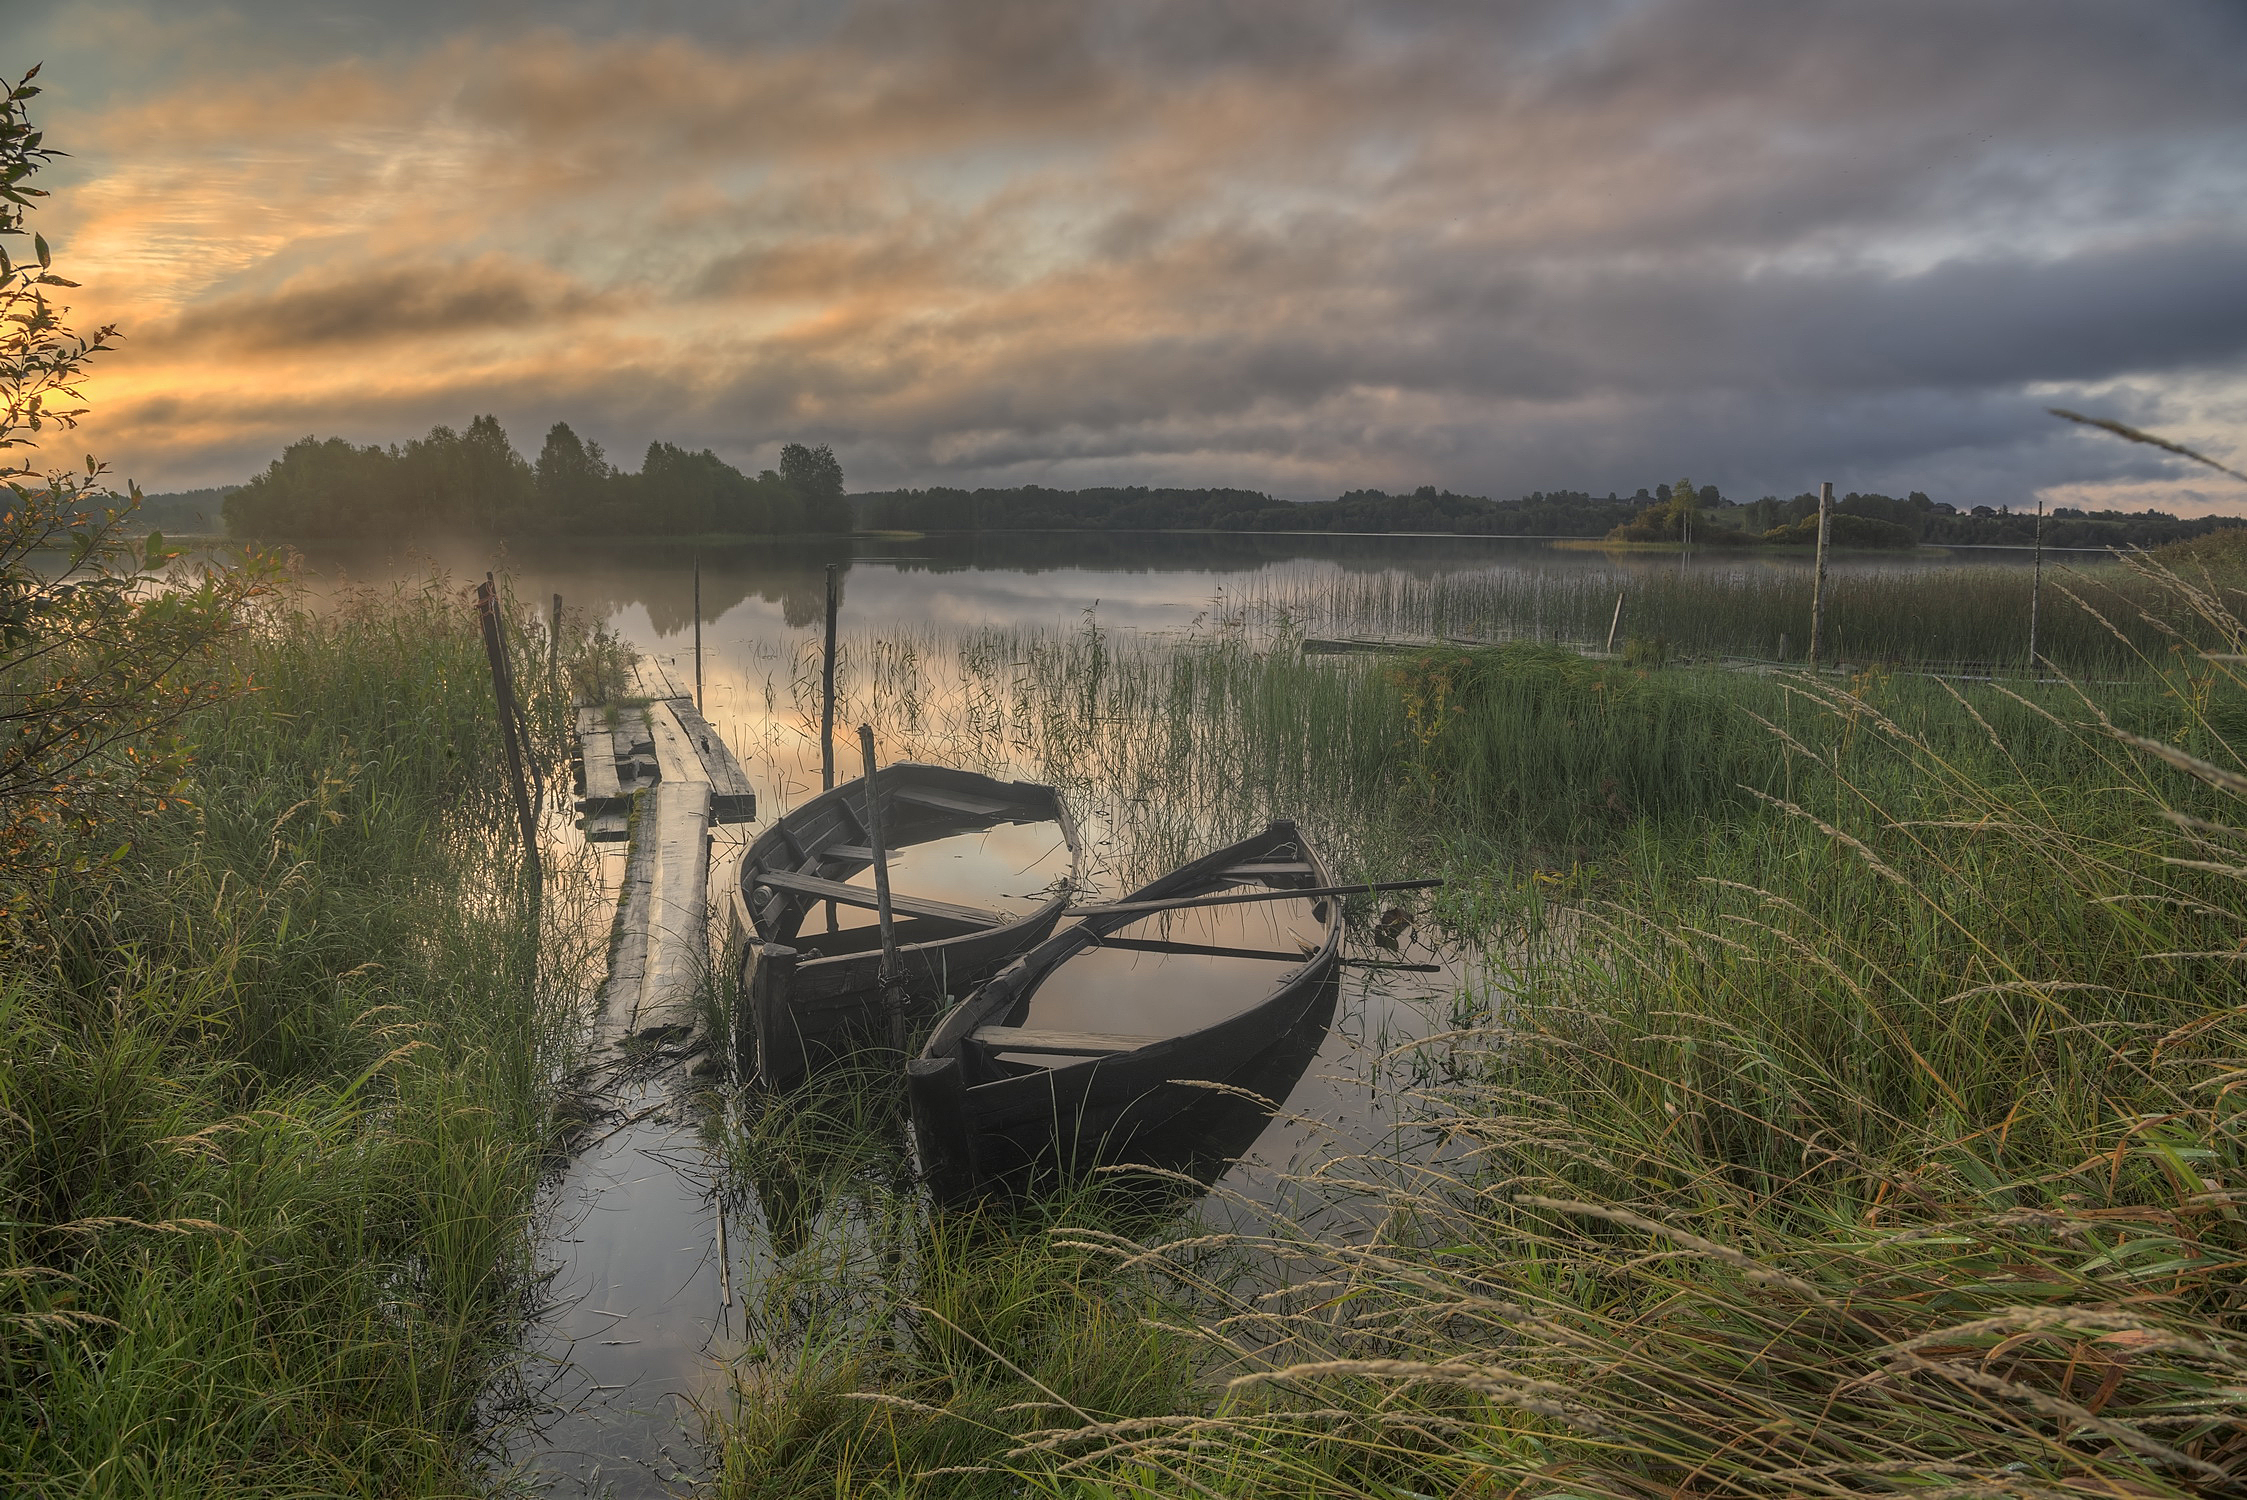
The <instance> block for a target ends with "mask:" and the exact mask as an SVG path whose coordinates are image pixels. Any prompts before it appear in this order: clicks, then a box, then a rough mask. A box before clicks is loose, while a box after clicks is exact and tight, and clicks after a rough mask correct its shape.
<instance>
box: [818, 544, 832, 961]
mask: <svg viewBox="0 0 2247 1500" xmlns="http://www.w3.org/2000/svg"><path fill="white" fill-rule="evenodd" d="M821 662H822V665H821V667H820V673H819V789H820V790H821V791H823V792H831V791H833V790H834V789H835V565H834V564H833V563H829V564H828V565H827V654H826V655H825V656H824V657H823V658H822V659H821ZM830 925H832V924H830Z"/></svg>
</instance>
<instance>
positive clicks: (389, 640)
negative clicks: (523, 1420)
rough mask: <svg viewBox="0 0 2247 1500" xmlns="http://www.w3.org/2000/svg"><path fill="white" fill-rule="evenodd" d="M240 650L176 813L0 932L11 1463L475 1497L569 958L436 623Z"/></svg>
mask: <svg viewBox="0 0 2247 1500" xmlns="http://www.w3.org/2000/svg"><path fill="white" fill-rule="evenodd" d="M239 650H240V653H241V655H240V658H239V661H238V663H237V665H238V666H239V667H240V668H241V670H242V672H243V674H244V675H245V677H246V678H247V680H248V683H249V684H250V688H251V690H250V691H248V692H247V693H245V694H244V695H242V696H240V697H239V698H237V699H236V700H234V701H232V702H230V703H228V704H226V705H223V706H221V707H219V708H215V709H212V710H209V711H206V712H205V713H203V714H202V715H201V716H200V717H199V718H198V719H196V720H195V721H193V723H192V725H191V727H190V731H189V732H190V736H191V738H192V741H193V748H194V763H193V771H192V774H191V779H190V782H189V784H188V785H187V786H186V787H184V788H183V789H182V790H183V793H184V798H185V801H184V804H183V805H180V806H176V807H174V808H172V809H171V810H169V811H166V812H163V813H160V814H157V815H155V816H151V817H149V818H147V819H145V820H142V821H139V822H136V823H134V824H133V825H132V826H130V827H121V828H112V829H106V830H103V836H102V838H101V839H100V840H99V841H98V842H94V843H88V844H86V845H84V846H82V847H75V848H66V849H61V850H58V862H57V866H56V870H55V873H54V875H53V877H52V878H51V879H50V880H49V881H47V882H46V883H45V884H44V885H42V886H41V887H40V888H37V889H33V890H24V891H18V892H14V893H11V897H10V900H9V902H8V913H7V934H6V935H7V940H8V942H9V945H10V950H11V958H10V963H9V965H8V969H7V972H6V975H5V977H4V979H0V1194H4V1199H0V1202H4V1205H5V1206H4V1207H0V1246H4V1249H0V1266H4V1267H5V1269H4V1270H0V1385H4V1388H5V1392H6V1399H5V1402H4V1403H0V1466H4V1470H5V1473H6V1474H7V1476H8V1480H9V1485H10V1487H11V1488H12V1489H14V1490H17V1491H18V1492H29V1493H41V1494H76V1493H88V1494H94V1493H99V1494H112V1493H133V1494H178V1495H183V1496H184V1495H213V1494H242V1495H252V1494H372V1493H382V1494H462V1493H468V1492H470V1491H471V1490H473V1489H475V1488H476V1487H477V1485H478V1483H479V1482H480V1481H479V1480H478V1478H477V1475H478V1468H479V1455H480V1452H481V1450H482V1446H483V1443H484V1436H483V1420H482V1417H481V1416H480V1413H482V1412H484V1411H485V1410H486V1409H487V1408H488V1407H489V1405H490V1402H491V1400H492V1398H493V1394H494V1391H495V1389H496V1388H498V1387H499V1386H501V1385H503V1384H504V1380H505V1377H506V1374H507V1371H508V1368H509V1363H510V1360H511V1358H512V1356H511V1353H510V1349H511V1343H510V1339H511V1330H512V1329H513V1328H514V1327H515V1326H516V1325H517V1324H518V1323H519V1321H520V1319H521V1317H522V1316H523V1315H524V1313H525V1311H526V1309H527V1306H528V1299H529V1295H530V1292H531V1282H530V1276H531V1273H532V1271H533V1267H532V1265H531V1261H530V1256H529V1239H528V1235H527V1228H528V1223H529V1215H530V1211H531V1208H532V1197H533V1193H534V1191H535V1187H536V1184H537V1181H538V1178H539V1175H540V1172H541V1170H542V1167H543V1163H544V1160H545V1152H546V1149H547V1140H548V1130H547V1123H546V1119H547V1103H548V1099H549V1095H550V1093H551V1091H552V1087H553V1084H554V1081H555V1079H556V1078H557V1076H558V1074H559V1072H560V1069H561V1066H562V1063H563V1061H564V1059H565V1055H566V1052H567V1049H568V1047H569V1046H570V1045H571V1042H570V1035H571V1033H570V1029H569V1027H568V1025H567V1024H566V1023H567V1022H568V1021H569V1019H570V1018H571V1015H572V1013H573V1012H572V1009H571V1007H572V1006H573V1005H574V1002H575V998H576V995H577V992H578V987H579V984H580V981H581V978H582V966H583V962H584V958H585V954H584V952H583V947H582V944H580V943H578V942H577V940H576V938H575V935H574V929H573V928H571V927H570V926H569V925H568V924H566V923H555V922H549V923H547V924H544V925H543V926H542V925H541V924H539V923H538V922H536V921H533V920H526V917H527V915H528V914H527V913H526V911H525V908H524V907H523V905H522V903H521V901H520V899H519V896H518V894H517V892H518V890H519V886H518V884H517V878H516V875H517V871H518V870H519V867H520V865H519V862H520V852H519V850H517V849H516V848H514V847H513V844H512V841H511V836H510V827H511V825H510V822H509V814H508V808H507V805H506V803H505V802H504V800H503V792H502V786H503V783H502V781H501V779H500V776H501V769H500V768H501V761H500V758H499V754H498V737H497V732H496V728H495V725H494V721H493V715H492V709H491V688H490V680H489V676H488V673H487V669H486V666H485V663H484V660H483V654H482V647H481V643H480V641H479V638H478V636H477V634H476V632H475V628H474V624H473V616H472V615H471V613H470V612H469V610H468V609H467V607H466V606H465V603H464V601H463V600H462V599H461V598H460V597H458V596H456V595H454V594H453V593H452V592H451V591H449V590H446V589H443V588H441V587H438V586H436V585H432V586H430V587H429V588H427V589H424V590H422V591H419V592H414V593H407V594H403V595H399V596H394V597H389V598H382V599H373V598H369V599H362V600H359V601H356V602H353V603H349V604H345V605H342V606H339V607H337V608H334V609H330V610H324V611H322V612H319V613H313V612H310V611H308V610H304V609H300V608H295V607H293V606H283V607H280V608H277V609H276V610H275V611H274V612H273V613H271V614H269V615H267V616H266V617H264V618H262V619H261V620H260V621H258V622H257V626H256V628H255V629H254V630H253V631H252V632H250V634H249V635H248V636H247V637H246V638H245V639H244V640H243V641H242V643H241V644H240V646H239ZM518 671H519V675H520V676H521V677H522V678H523V680H524V681H525V683H526V684H528V685H530V686H531V687H532V688H533V689H534V691H535V692H536V693H537V694H539V695H540V697H539V699H538V701H537V702H536V703H535V704H534V709H535V712H536V718H537V720H538V724H539V735H540V737H541V738H542V740H543V742H544V745H545V748H546V751H547V752H548V754H549V756H550V755H551V751H552V748H553V745H554V739H553V733H554V729H555V727H556V726H555V718H556V715H555V704H554V703H553V702H552V701H550V700H549V699H548V698H547V697H546V696H545V694H546V689H545V688H544V686H543V685H542V683H541V679H542V677H543V672H542V671H541V670H539V669H538V668H537V667H534V664H533V663H532V662H531V661H530V660H529V657H528V653H527V652H526V655H525V659H524V661H523V662H522V664H521V666H520V667H519V669H518ZM568 884H569V882H568V881H567V880H564V881H561V882H559V885H560V886H561V887H562V889H563V891H564V892H566V890H567V888H568Z"/></svg>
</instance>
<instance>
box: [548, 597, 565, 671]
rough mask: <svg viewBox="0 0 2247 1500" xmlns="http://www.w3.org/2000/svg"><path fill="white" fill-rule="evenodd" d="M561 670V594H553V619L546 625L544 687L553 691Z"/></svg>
mask: <svg viewBox="0 0 2247 1500" xmlns="http://www.w3.org/2000/svg"><path fill="white" fill-rule="evenodd" d="M561 670H562V596H561V595H560V594H556V595H555V596H554V619H553V622H552V623H551V624H549V625H548V626H547V627H546V688H547V691H548V692H552V691H554V689H555V687H556V685H557V684H558V683H559V682H560V681H561Z"/></svg>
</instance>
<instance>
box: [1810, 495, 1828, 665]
mask: <svg viewBox="0 0 2247 1500" xmlns="http://www.w3.org/2000/svg"><path fill="white" fill-rule="evenodd" d="M1832 525H1833V484H1832V482H1831V481H1830V480H1829V481H1827V482H1826V483H1824V484H1821V485H1819V486H1818V567H1817V571H1816V572H1815V573H1813V574H1812V575H1811V577H1810V670H1811V671H1813V672H1815V671H1817V670H1818V651H1819V648H1820V647H1821V646H1822V645H1824V643H1825V636H1826V537H1827V534H1828V533H1829V532H1830V531H1831V529H1832Z"/></svg>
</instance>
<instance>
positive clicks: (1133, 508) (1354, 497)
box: [136, 416, 2247, 548]
mask: <svg viewBox="0 0 2247 1500" xmlns="http://www.w3.org/2000/svg"><path fill="white" fill-rule="evenodd" d="M1817 510H1818V498H1817V496H1815V495H1813V494H1809V493H1804V494H1800V495H1796V496H1794V497H1793V498H1792V499H1785V500H1782V499H1780V498H1779V497H1778V496H1776V495H1766V496H1764V497H1763V498H1761V499H1759V500H1751V501H1747V502H1744V503H1743V502H1739V501H1735V500H1732V499H1729V498H1727V497H1726V496H1725V495H1723V494H1722V493H1720V492H1719V491H1718V489H1717V487H1716V486H1715V485H1699V486H1696V485H1694V484H1693V482H1692V481H1691V480H1690V479H1681V480H1678V481H1676V482H1675V483H1673V484H1662V485H1656V486H1655V487H1654V488H1653V489H1651V490H1645V489H1641V490H1639V491H1637V492H1636V493H1635V494H1632V495H1628V496H1624V495H1618V494H1615V493H1613V492H1610V493H1609V494H1607V495H1606V496H1604V497H1602V496H1598V495H1593V494H1589V493H1587V492H1585V491H1582V490H1551V491H1546V490H1539V491H1536V492H1534V493H1532V494H1528V495H1524V496H1522V497H1521V498H1520V499H1518V500H1491V499H1487V498H1484V497H1482V496H1479V495H1456V494H1453V493H1452V492H1451V491H1449V490H1438V489H1437V488H1435V486H1433V485H1423V486H1421V487H1420V488H1419V489H1417V490H1415V491H1413V492H1412V493H1410V494H1391V493H1389V492H1388V491H1386V490H1373V489H1366V490H1351V491H1350V492H1348V493H1347V494H1344V495H1341V496H1339V497H1337V498H1336V499H1333V500H1311V501H1294V500H1278V499H1274V498H1273V497H1272V496H1270V495H1267V494H1264V493H1263V492H1262V491H1259V490H1239V489H1162V488H1149V487H1147V486H1144V485H1132V486H1121V487H1114V488H1096V489H1083V490H1056V489H1047V488H1044V487H1043V486H1040V485H1022V486H1019V487H1016V488H1012V489H978V490H962V489H947V488H932V489H925V490H882V491H875V492H872V493H866V494H858V495H852V496H849V497H848V498H847V499H846V498H845V496H844V493H843V470H842V465H841V464H840V463H839V462H838V461H837V460H836V458H835V455H834V454H833V453H832V452H831V451H830V450H829V449H827V448H826V447H824V446H821V447H816V448H811V447H806V446H804V445H803V444H800V443H791V444H789V445H788V446H787V447H785V448H784V449H782V450H781V457H780V467H779V469H778V470H773V469H767V470H765V471H764V472H763V473H761V474H758V475H756V476H755V477H753V478H752V477H751V476H749V475H747V474H744V473H742V472H741V471H740V470H739V469H736V468H734V467H733V466H732V465H731V464H728V463H726V462H725V461H724V460H723V459H721V458H719V457H718V456H717V455H716V454H715V453H712V452H711V451H710V450H709V449H707V448H706V449H703V450H702V451H701V452H698V453H697V452H690V451H688V450H687V449H684V448H679V447H676V446H674V445H672V444H670V443H661V442H657V443H650V444H648V448H647V452H646V454H645V455H644V456H643V457H642V458H641V461H640V469H639V472H638V473H631V472H628V471H626V470H623V469H620V468H617V467H616V466H614V465H612V464H611V463H610V462H609V460H608V457H607V455H605V454H604V453H603V452H602V451H601V445H600V444H598V443H590V442H586V441H585V440H583V439H581V438H580V437H579V436H578V435H577V434H576V433H575V432H573V431H572V430H571V429H570V426H569V424H568V423H567V422H557V423H555V424H554V426H553V427H552V428H551V429H550V430H549V431H548V432H547V434H546V441H545V444H544V445H543V446H542V447H541V448H540V450H539V455H538V460H537V462H536V463H533V462H531V461H529V460H527V459H525V458H524V457H523V456H522V455H521V454H519V453H517V452H516V451H515V448H514V445H513V444H512V443H511V442H509V440H508V437H507V433H506V431H505V430H504V429H502V428H501V426H500V425H499V422H498V420H497V419H496V418H493V417H488V416H485V417H478V418H476V419H475V420H474V421H472V422H470V423H469V424H468V428H467V430H466V431H455V430H454V429H452V428H450V427H436V428H432V429H431V430H430V433H429V435H428V436H427V437H423V438H416V439H414V440H413V441H411V442H408V443H404V444H392V445H391V446H389V447H377V446H369V447H364V448H362V447H355V446H353V445H352V444H350V443H349V442H346V441H345V440H344V439H342V438H325V439H322V438H312V437H307V438H304V439H303V440H301V441H299V442H295V443H292V444H290V445H289V447H288V448H287V449H286V450H284V451H283V452H282V454H281V456H280V457H279V458H277V459H275V460H274V461H273V462H272V463H271V464H269V465H267V466H266V469H265V472H264V473H262V474H260V475H258V476H257V477H256V478H254V479H252V480H251V481H250V482H249V483H247V484H245V485H241V486H239V487H236V488H233V489H209V490H191V491H186V492H183V493H180V494H173V495H151V496H149V497H148V499H147V501H146V503H145V504H144V506H143V508H142V511H141V514H140V515H139V516H138V517H137V518H136V520H137V522H138V524H139V525H141V526H144V527H152V528H155V529H159V530H165V531H210V530H214V529H216V527H217V525H218V524H219V523H220V521H221V520H222V519H223V523H224V526H225V529H226V530H227V531H228V532H229V533H230V534H232V535H235V536H270V537H307V538H310V537H357V536H412V535H417V534H422V535H426V534H429V533H434V532H465V533H471V534H477V533H481V534H489V535H522V534H528V533H534V532H535V533H541V534H551V535H575V536H620V535H627V534H636V535H642V536H712V535H736V536H741V535H760V536H774V535H833V534H836V533H842V532H848V531H850V530H852V529H853V526H854V523H855V526H856V528H857V529H860V530H868V531H921V532H966V533H977V532H990V533H1002V532H1031V531H1060V532H1066V531H1219V532H1262V533H1275V534H1277V533H1287V532H1373V533H1396V532H1436V533H1464V534H1468V535H1480V536H1537V537H1581V538H1587V539H1588V538H1607V539H1610V540H1615V541H1624V542H1677V541H1680V540H1682V539H1684V538H1685V537H1686V536H1687V534H1688V533H1690V536H1691V540H1692V542H1693V544H1694V545H1695V546H1697V547H1702V546H1705V547H1717V548H1723V547H1770V546H1779V547H1786V546H1808V545H1811V544H1813V543H1814V542H1815V541H1816V539H1817ZM1832 524H1833V531H1832V536H1833V540H1834V542H1835V543H1836V544H1837V545H1840V546H1844V547H1875V548H1908V547H1913V546H1917V545H1920V544H1922V543H1925V544H1929V545H1934V546H2008V545H2010V546H2026V545H2028V544H2029V543H2030V542H2031V541H2033V540H2034V539H2035V535H2036V517H2035V514H2034V513H2033V512H2030V511H2017V510H2007V509H2003V508H1996V509H1993V508H1992V507H1990V506H1986V505H1977V506H1974V507H1972V508H1971V509H1967V510H1961V509H1959V508H1958V507H1957V506H1954V505H1949V504H1946V503H1944V502H1942V501H1939V500H1934V499H1931V498H1930V497H1928V496H1927V495H1925V494H1922V493H1920V492H1919V491H1916V490H1915V491H1913V492H1912V493H1911V494H1909V495H1906V496H1904V497H1903V498H1901V499H1897V498H1895V497H1892V496H1888V495H1878V494H1857V493H1854V492H1852V493H1850V494H1847V495H1844V496H1842V497H1841V498H1840V499H1839V500H1838V501H1836V502H1835V515H1834V518H1833V523H1832ZM2241 524H2247V522H2243V521H2242V519H2241V518H2236V517H2228V516H2227V517H2204V518H2200V519H2195V520H2182V519H2180V518H2178V517H2176V516H2173V515H2169V514H2167V513H2166V512H2163V511H2082V510H2074V509H2069V508H2066V507H2062V508H2060V509H2057V510H2054V511H2052V512H2050V513H2049V514H2048V515H2047V516H2046V518H2045V523H2044V542H2045V545H2046V546H2048V547H2122V546H2139V547H2153V546H2160V545H2162V544H2163V543H2167V542H2175V541H2182V540H2185V539H2188V538H2191V537H2196V536H2203V535H2205V534H2207V533H2208V532H2211V531H2214V530H2216V529H2218V528H2220V527H2225V526H2237V525H2241Z"/></svg>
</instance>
